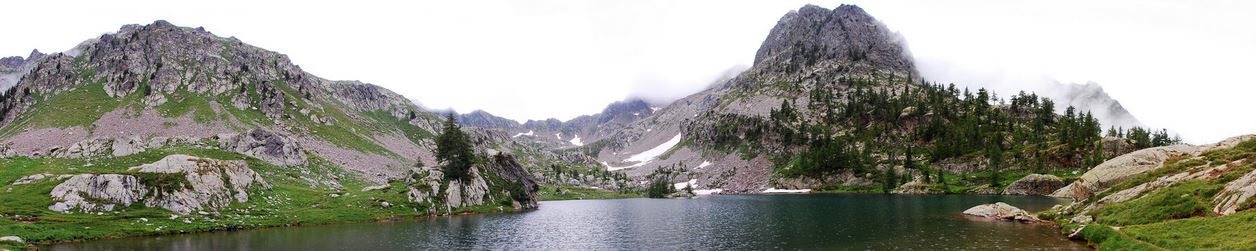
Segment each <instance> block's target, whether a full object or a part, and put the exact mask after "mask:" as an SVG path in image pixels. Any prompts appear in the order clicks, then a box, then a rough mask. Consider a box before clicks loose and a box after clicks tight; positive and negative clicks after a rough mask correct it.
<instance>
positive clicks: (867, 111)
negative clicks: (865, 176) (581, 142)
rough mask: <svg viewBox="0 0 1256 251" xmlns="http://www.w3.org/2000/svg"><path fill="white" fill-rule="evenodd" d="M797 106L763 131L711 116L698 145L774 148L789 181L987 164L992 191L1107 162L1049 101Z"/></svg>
mask: <svg viewBox="0 0 1256 251" xmlns="http://www.w3.org/2000/svg"><path fill="white" fill-rule="evenodd" d="M884 83H892V84H884ZM786 85H797V84H786ZM787 88H790V89H801V88H798V87H797V86H787ZM799 98H803V99H805V101H806V107H805V109H804V108H800V107H799V104H800V103H803V102H802V101H798V102H795V101H794V100H799V99H790V98H786V99H785V100H784V101H782V102H781V104H780V106H779V107H778V108H775V109H772V111H771V112H770V114H769V116H768V119H767V120H766V121H763V120H762V119H755V118H752V117H748V116H743V115H720V116H716V117H715V120H716V121H715V122H714V125H713V126H711V127H709V128H710V129H714V130H715V132H713V133H710V135H705V136H703V135H699V137H700V138H699V140H706V141H708V142H711V143H714V144H713V145H715V146H716V147H717V148H720V147H721V146H729V145H735V144H763V143H754V142H758V141H760V140H765V141H767V142H773V143H774V144H766V145H767V146H766V147H767V148H769V149H766V150H770V151H769V152H776V153H780V154H778V155H779V156H774V157H775V158H777V159H778V161H777V163H778V164H777V166H778V171H779V172H781V173H782V174H784V175H786V176H821V175H825V174H829V173H835V172H844V171H854V172H855V173H871V172H879V173H880V174H881V175H882V177H883V181H882V182H883V183H887V184H897V183H900V182H903V181H905V180H906V179H905V178H902V177H898V176H899V174H893V173H889V172H882V171H875V169H872V167H875V166H878V165H880V166H898V165H901V166H903V167H904V168H906V169H908V170H916V171H918V172H917V173H921V174H925V175H924V178H925V179H926V180H928V181H939V182H942V181H941V180H940V179H941V177H942V172H941V171H940V170H929V166H930V165H928V163H932V162H937V161H941V160H944V159H952V158H962V159H966V160H972V161H978V163H981V161H984V163H985V164H986V168H987V170H989V171H990V172H991V174H990V177H991V183H992V185H996V186H997V185H998V184H997V183H998V182H999V181H998V179H999V177H998V172H1000V171H1003V170H1007V169H1013V168H1016V169H1025V170H1031V171H1035V172H1047V171H1050V170H1055V169H1076V168H1084V167H1089V166H1093V165H1096V164H1098V163H1100V162H1102V161H1103V160H1106V159H1107V158H1110V157H1114V156H1105V151H1104V147H1103V143H1102V142H1103V141H1102V140H1100V139H1101V138H1102V136H1103V134H1101V133H1102V128H1101V126H1100V123H1099V121H1098V120H1097V119H1096V118H1095V117H1094V115H1093V114H1092V113H1090V112H1088V111H1078V110H1077V109H1076V108H1074V107H1071V106H1070V107H1066V108H1064V109H1063V111H1064V112H1063V114H1062V115H1060V114H1057V113H1056V105H1055V102H1054V101H1052V100H1051V99H1049V98H1046V97H1040V96H1038V95H1036V94H1032V93H1025V92H1020V93H1018V94H1016V95H1013V96H1011V97H1009V98H1007V99H1004V98H1000V97H999V96H998V95H996V94H994V93H991V92H989V91H988V90H986V89H984V88H983V89H978V90H976V91H975V92H974V91H970V90H968V89H966V88H965V89H960V88H957V87H956V86H955V85H954V84H950V85H940V84H932V83H926V82H919V83H913V82H911V81H908V80H905V79H893V78H889V79H876V78H847V77H842V78H838V79H837V80H836V81H830V82H823V81H821V82H817V83H815V86H814V88H811V90H810V91H809V92H807V93H806V96H805V97H799ZM1113 131H1115V129H1113ZM1113 134H1114V133H1113V132H1109V135H1108V136H1114V137H1119V136H1124V137H1125V138H1130V139H1131V140H1132V141H1133V142H1136V143H1135V146H1136V147H1137V148H1145V147H1150V146H1157V145H1165V144H1174V143H1177V142H1178V141H1174V140H1172V139H1169V138H1168V133H1167V131H1164V130H1161V131H1160V132H1157V133H1155V134H1156V135H1153V136H1144V135H1146V134H1148V133H1147V131H1146V130H1145V129H1141V128H1132V129H1130V131H1129V132H1126V133H1123V134H1124V135H1113ZM1131 134H1132V135H1133V136H1129V135H1131ZM1141 138H1147V139H1146V140H1142V139H1141ZM773 147H775V148H774V149H773ZM918 161H926V162H927V163H917V162H918ZM883 170H884V169H883Z"/></svg>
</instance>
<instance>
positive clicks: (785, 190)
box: [762, 188, 811, 193]
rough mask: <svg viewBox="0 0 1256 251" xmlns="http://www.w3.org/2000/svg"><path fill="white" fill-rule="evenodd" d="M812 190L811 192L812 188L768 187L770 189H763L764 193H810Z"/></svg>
mask: <svg viewBox="0 0 1256 251" xmlns="http://www.w3.org/2000/svg"><path fill="white" fill-rule="evenodd" d="M810 192H811V189H776V188H768V190H763V192H762V193H810Z"/></svg>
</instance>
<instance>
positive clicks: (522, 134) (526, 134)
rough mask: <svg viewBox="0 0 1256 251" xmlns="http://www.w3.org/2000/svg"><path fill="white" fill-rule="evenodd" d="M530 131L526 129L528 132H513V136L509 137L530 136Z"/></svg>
mask: <svg viewBox="0 0 1256 251" xmlns="http://www.w3.org/2000/svg"><path fill="white" fill-rule="evenodd" d="M532 133H533V132H532V130H528V133H519V134H515V136H511V138H518V137H519V136H532Z"/></svg>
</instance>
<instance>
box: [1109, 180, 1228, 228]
mask: <svg viewBox="0 0 1256 251" xmlns="http://www.w3.org/2000/svg"><path fill="white" fill-rule="evenodd" d="M1223 186H1224V183H1221V184H1217V183H1213V182H1208V181H1203V180H1192V181H1185V182H1182V183H1178V184H1174V185H1173V186H1169V187H1166V188H1161V189H1157V190H1155V191H1153V192H1151V193H1149V194H1147V195H1145V196H1143V197H1141V198H1138V199H1134V200H1130V201H1123V202H1120V203H1113V204H1109V205H1106V206H1103V207H1100V208H1098V209H1095V211H1094V214H1093V215H1094V217H1095V221H1097V222H1099V223H1104V224H1111V225H1118V226H1126V225H1139V224H1148V223H1155V222H1161V221H1166V220H1172V219H1183V218H1190V217H1195V216H1206V215H1208V214H1209V213H1210V210H1211V209H1212V196H1213V195H1215V194H1216V193H1217V191H1219V190H1221V188H1222V187H1223Z"/></svg>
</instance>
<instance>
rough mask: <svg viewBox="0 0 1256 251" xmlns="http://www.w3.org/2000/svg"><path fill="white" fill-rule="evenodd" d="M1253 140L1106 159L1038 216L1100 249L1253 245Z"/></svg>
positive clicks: (1255, 148)
mask: <svg viewBox="0 0 1256 251" xmlns="http://www.w3.org/2000/svg"><path fill="white" fill-rule="evenodd" d="M1253 156H1256V136H1253V135H1245V136H1239V137H1234V138H1230V139H1227V140H1224V141H1221V142H1218V143H1216V144H1210V145H1203V146H1185V145H1177V146H1167V147H1157V148H1149V149H1143V150H1140V151H1136V152H1132V153H1129V154H1126V155H1122V156H1119V157H1116V158H1113V159H1111V160H1108V161H1106V162H1104V163H1102V164H1100V165H1099V166H1097V167H1095V168H1094V169H1092V170H1090V171H1088V172H1086V174H1085V175H1083V176H1082V177H1081V178H1080V179H1078V180H1077V181H1075V182H1073V183H1072V184H1070V185H1069V186H1068V187H1065V188H1062V189H1060V190H1059V191H1057V192H1056V193H1055V194H1054V195H1055V196H1062V197H1073V198H1074V202H1073V203H1072V204H1069V205H1067V206H1061V207H1056V208H1054V209H1053V210H1049V211H1047V212H1045V213H1043V214H1042V215H1043V216H1048V218H1053V219H1054V220H1056V221H1057V222H1060V223H1062V224H1064V226H1065V232H1066V233H1072V234H1071V235H1070V237H1071V238H1076V239H1086V240H1089V241H1090V242H1091V243H1093V244H1095V245H1096V246H1098V247H1099V248H1100V249H1109V248H1114V249H1132V248H1135V247H1137V248H1143V249H1157V248H1164V249H1172V250H1179V249H1180V250H1198V249H1218V250H1239V249H1250V248H1251V247H1252V246H1253V245H1256V242H1253V241H1252V240H1251V238H1248V237H1250V236H1252V235H1253V234H1256V228H1252V227H1251V226H1252V224H1251V222H1252V220H1253V219H1256V211H1253V210H1251V209H1252V208H1253V207H1254V206H1256V200H1253V197H1256V157H1253Z"/></svg>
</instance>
